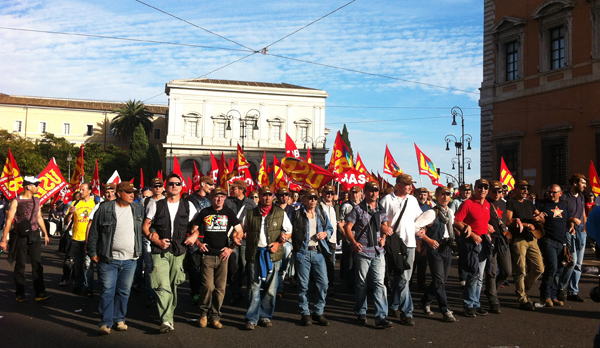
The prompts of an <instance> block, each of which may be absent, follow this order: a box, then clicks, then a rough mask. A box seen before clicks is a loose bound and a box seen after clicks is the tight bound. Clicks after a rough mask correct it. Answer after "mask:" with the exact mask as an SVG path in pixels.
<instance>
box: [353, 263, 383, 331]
mask: <svg viewBox="0 0 600 348" xmlns="http://www.w3.org/2000/svg"><path fill="white" fill-rule="evenodd" d="M354 270H355V272H356V273H355V277H356V303H355V305H354V313H356V315H357V316H364V315H366V314H367V278H368V274H369V272H371V273H372V278H373V297H374V299H373V302H375V323H378V322H379V321H381V320H382V319H385V318H387V315H388V301H387V289H386V287H385V285H384V284H383V280H384V278H385V255H384V254H383V253H381V254H379V255H378V256H375V258H373V259H370V258H368V257H365V256H362V255H360V254H355V255H354Z"/></svg>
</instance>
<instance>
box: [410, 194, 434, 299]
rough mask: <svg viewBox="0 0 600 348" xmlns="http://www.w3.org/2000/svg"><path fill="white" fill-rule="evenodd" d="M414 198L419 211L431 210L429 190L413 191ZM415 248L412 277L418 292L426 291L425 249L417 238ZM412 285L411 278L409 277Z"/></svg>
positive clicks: (421, 241) (423, 244)
mask: <svg viewBox="0 0 600 348" xmlns="http://www.w3.org/2000/svg"><path fill="white" fill-rule="evenodd" d="M415 197H416V198H417V202H419V207H420V208H421V211H423V212H426V211H428V210H429V209H431V205H429V203H430V202H429V201H428V199H429V190H427V189H426V188H425V187H420V188H418V189H416V190H415ZM416 243H417V247H416V248H415V269H413V276H414V275H415V273H416V274H417V284H418V286H419V290H426V289H427V274H426V273H427V247H426V246H425V243H424V242H423V240H422V239H421V238H419V237H417V238H416ZM411 283H412V277H411Z"/></svg>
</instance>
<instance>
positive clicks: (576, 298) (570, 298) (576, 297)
mask: <svg viewBox="0 0 600 348" xmlns="http://www.w3.org/2000/svg"><path fill="white" fill-rule="evenodd" d="M567 301H573V302H585V300H584V299H583V298H581V296H579V294H575V295H569V296H567Z"/></svg>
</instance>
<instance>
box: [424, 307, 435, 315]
mask: <svg viewBox="0 0 600 348" xmlns="http://www.w3.org/2000/svg"><path fill="white" fill-rule="evenodd" d="M423 314H425V315H429V316H432V315H433V312H432V311H431V306H427V305H426V306H423Z"/></svg>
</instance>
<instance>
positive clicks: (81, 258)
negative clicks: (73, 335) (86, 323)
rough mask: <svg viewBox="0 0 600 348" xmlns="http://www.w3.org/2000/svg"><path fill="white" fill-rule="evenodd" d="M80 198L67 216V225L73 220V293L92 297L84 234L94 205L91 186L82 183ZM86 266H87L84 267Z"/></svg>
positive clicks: (92, 279) (90, 270)
mask: <svg viewBox="0 0 600 348" xmlns="http://www.w3.org/2000/svg"><path fill="white" fill-rule="evenodd" d="M79 192H80V193H81V198H80V200H79V201H75V202H73V205H72V206H71V207H70V208H69V214H68V215H67V218H66V219H67V223H68V221H69V220H70V219H73V236H72V242H71V255H72V256H73V263H74V265H73V278H74V279H75V287H74V288H73V292H74V293H76V294H79V293H81V292H82V290H84V289H85V295H86V296H87V297H92V296H93V295H94V291H93V288H94V284H93V281H94V271H93V268H92V267H91V266H90V262H89V261H86V253H85V232H86V229H87V225H88V223H89V221H90V219H89V216H90V213H91V212H92V210H93V209H94V206H95V203H94V200H93V199H92V185H91V184H90V183H88V182H84V183H83V184H81V185H80V186H79ZM86 265H87V266H86Z"/></svg>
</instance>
